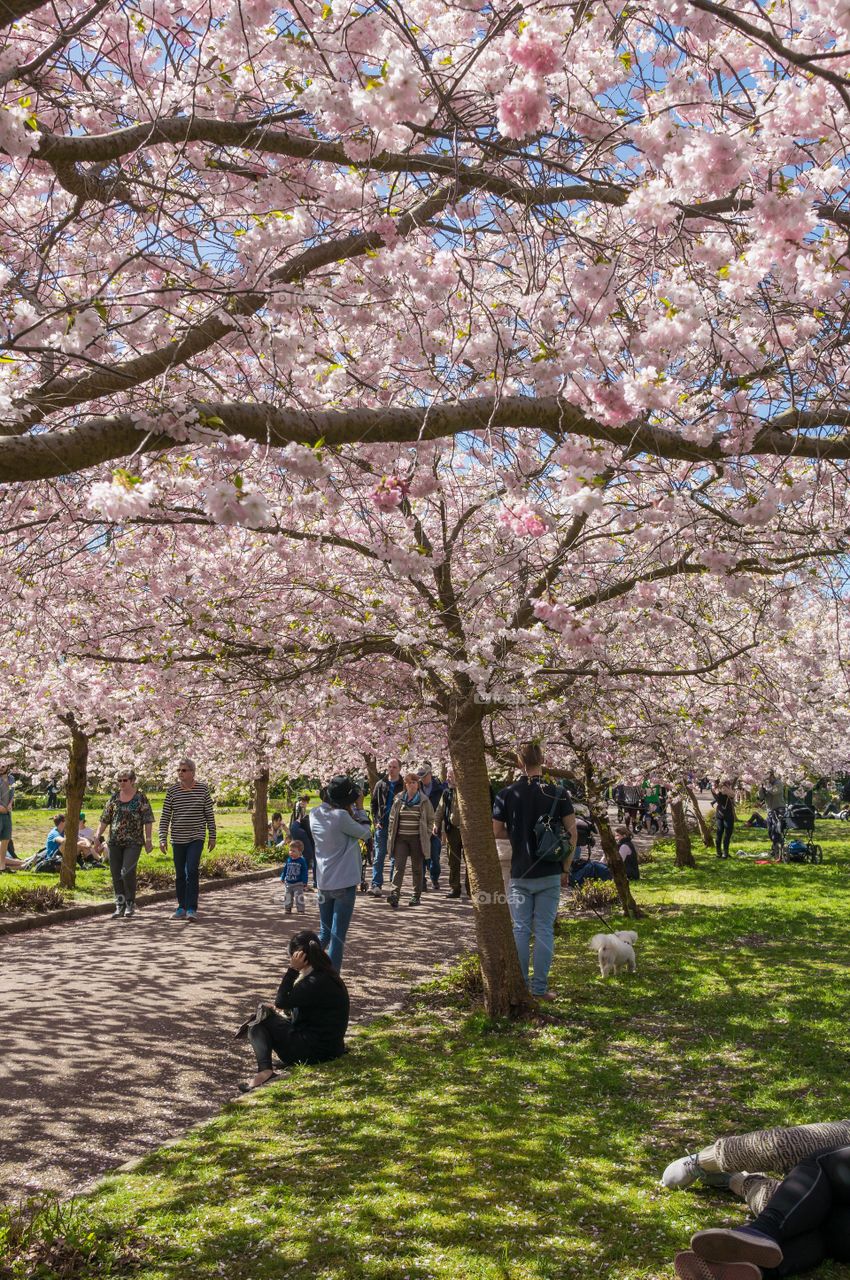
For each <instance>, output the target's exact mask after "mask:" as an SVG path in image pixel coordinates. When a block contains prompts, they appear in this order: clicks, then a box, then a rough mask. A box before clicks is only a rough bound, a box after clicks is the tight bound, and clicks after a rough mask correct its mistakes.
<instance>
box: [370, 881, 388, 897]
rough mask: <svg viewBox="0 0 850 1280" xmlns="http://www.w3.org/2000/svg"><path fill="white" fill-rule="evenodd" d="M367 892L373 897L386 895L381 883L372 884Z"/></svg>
mask: <svg viewBox="0 0 850 1280" xmlns="http://www.w3.org/2000/svg"><path fill="white" fill-rule="evenodd" d="M366 892H367V893H368V894H369V896H370V897H372V898H383V896H384V891H383V889H382V888H381V886H380V885H379V884H370V885H369V888H368V889H367V890H366Z"/></svg>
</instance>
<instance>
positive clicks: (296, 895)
mask: <svg viewBox="0 0 850 1280" xmlns="http://www.w3.org/2000/svg"><path fill="white" fill-rule="evenodd" d="M280 878H281V880H282V881H283V884H284V895H283V909H284V911H285V912H286V914H287V915H288V916H291V915H292V904H293V903H294V904H295V906H296V907H297V908H298V910H299V911H306V909H307V908H306V906H305V903H304V886H305V885H306V884H307V859H306V858H305V857H304V845H303V842H302V841H301V840H290V842H289V849H288V850H287V854H286V864H285V866H284V868H283V871H282V872H281V873H280Z"/></svg>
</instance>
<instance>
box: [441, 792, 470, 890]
mask: <svg viewBox="0 0 850 1280" xmlns="http://www.w3.org/2000/svg"><path fill="white" fill-rule="evenodd" d="M434 834H435V835H436V836H437V838H438V839H439V840H441V841H443V842H445V844H446V845H447V846H448V851H449V892H448V893H447V894H446V897H447V898H459V897H460V863H461V858H462V856H463V842H462V840H461V837H460V815H459V814H458V806H457V788H456V787H455V780H454V774H453V773H452V771H451V769H449V772H448V776H447V778H446V785H445V787H444V788H443V794H442V795H441V796H440V800H439V803H438V805H437V812H436V815H435V817H434ZM466 893H467V897H469V873H468V872H467V874H466Z"/></svg>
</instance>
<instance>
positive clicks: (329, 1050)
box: [242, 929, 349, 1093]
mask: <svg viewBox="0 0 850 1280" xmlns="http://www.w3.org/2000/svg"><path fill="white" fill-rule="evenodd" d="M266 1010H267V1012H266ZM263 1012H264V1013H265V1016H263V1017H261V1018H260V1020H259V1021H257V1020H256V1019H255V1020H254V1025H253V1026H249V1028H248V1039H249V1040H250V1042H251V1048H252V1049H253V1050H254V1053H255V1055H256V1058H257V1074H256V1075H255V1076H254V1078H253V1080H252V1081H251V1083H250V1084H248V1085H243V1086H242V1092H243V1093H246V1092H247V1091H248V1090H250V1089H259V1087H260V1086H261V1085H264V1084H268V1083H269V1081H270V1080H274V1079H275V1076H276V1072H275V1070H274V1068H273V1067H272V1053H275V1054H277V1057H278V1058H279V1059H280V1061H281V1062H282V1063H283V1064H284V1065H285V1066H291V1065H294V1064H295V1063H297V1062H327V1061H328V1060H329V1059H331V1058H338V1057H339V1056H340V1054H342V1053H345V1032H346V1029H347V1027H348V1012H349V1000H348V989H347V988H346V985H345V983H344V982H343V980H342V978H341V977H340V976H339V974H338V973H337V971H336V969H335V968H334V967H333V965H332V964H331V962H330V959H329V957H328V953H327V952H326V951H325V950H324V948H323V947H322V944H321V942H320V941H319V935H318V934H317V933H314V932H313V931H312V929H301V930H299V932H298V933H296V934H294V935H293V936H292V938H291V939H290V941H289V968H288V969H287V971H286V973H285V974H284V975H283V978H282V979H281V983H280V986H279V987H278V989H277V995H276V996H275V999H274V1007H273V1008H272V1007H269V1006H265V1009H264V1010H263ZM285 1014H288V1015H289V1016H288V1017H285V1016H283V1015H285Z"/></svg>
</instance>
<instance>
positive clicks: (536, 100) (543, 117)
mask: <svg viewBox="0 0 850 1280" xmlns="http://www.w3.org/2000/svg"><path fill="white" fill-rule="evenodd" d="M549 117H550V110H549V99H548V98H547V96H546V93H545V91H544V90H543V89H542V88H541V87H540V86H539V85H537V84H534V83H532V82H529V81H524V80H519V81H515V82H514V83H513V84H511V85H510V86H509V87H508V88H507V89H505V90H504V92H503V93H502V94H501V95H500V97H499V100H498V111H497V118H498V121H499V132H500V133H501V134H502V135H503V137H505V138H526V137H528V135H529V134H531V133H539V132H540V130H541V129H542V128H543V126H544V125H545V123H546V122H547V121H548V119H549Z"/></svg>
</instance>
